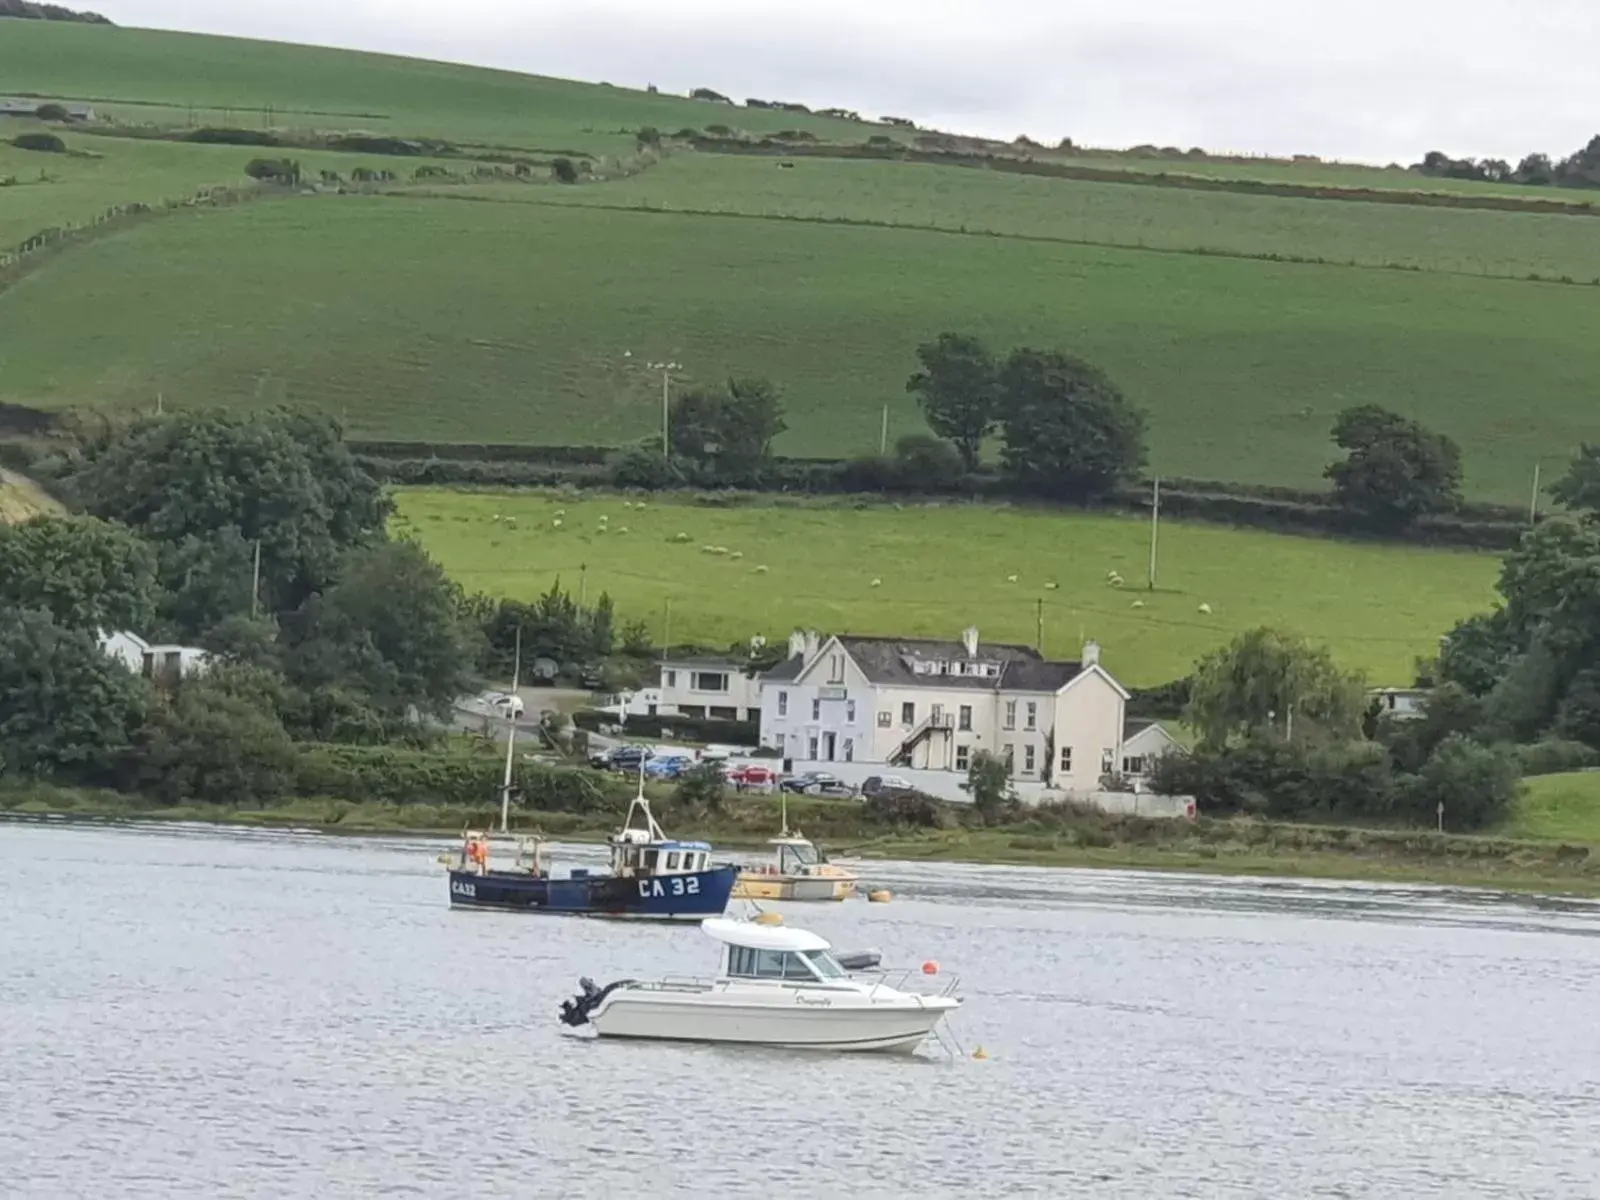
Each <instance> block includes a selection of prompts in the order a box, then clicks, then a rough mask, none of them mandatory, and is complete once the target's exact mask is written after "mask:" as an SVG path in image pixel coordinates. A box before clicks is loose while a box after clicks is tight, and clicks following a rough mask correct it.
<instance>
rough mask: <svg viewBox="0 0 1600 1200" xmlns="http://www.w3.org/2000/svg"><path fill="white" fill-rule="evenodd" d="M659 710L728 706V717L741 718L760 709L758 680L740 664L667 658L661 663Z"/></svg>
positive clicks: (706, 708) (751, 714) (724, 708)
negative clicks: (731, 711)
mask: <svg viewBox="0 0 1600 1200" xmlns="http://www.w3.org/2000/svg"><path fill="white" fill-rule="evenodd" d="M657 690H658V691H659V692H660V700H659V701H658V703H659V705H660V709H659V711H661V712H663V713H666V712H668V711H670V712H672V713H681V712H683V711H684V710H685V709H689V710H692V711H693V710H699V709H704V710H705V713H704V715H705V716H708V717H709V716H713V715H722V716H726V715H727V714H726V712H725V711H724V712H723V713H720V714H713V713H712V712H711V710H712V709H713V708H715V709H721V710H728V709H731V710H733V712H734V714H735V715H734V716H733V717H732V718H731V719H734V720H739V721H743V720H746V719H747V718H750V717H753V716H755V715H756V714H757V713H759V712H760V710H761V681H760V679H759V678H754V677H752V676H749V675H746V674H745V673H744V664H742V663H736V662H733V661H732V660H728V661H726V662H713V661H697V660H683V661H679V662H673V661H672V660H670V659H669V660H667V661H666V662H663V663H662V664H661V675H660V686H659V688H658V689H657Z"/></svg>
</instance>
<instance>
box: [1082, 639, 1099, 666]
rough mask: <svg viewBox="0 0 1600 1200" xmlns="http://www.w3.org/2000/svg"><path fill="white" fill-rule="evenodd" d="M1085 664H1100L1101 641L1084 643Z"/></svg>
mask: <svg viewBox="0 0 1600 1200" xmlns="http://www.w3.org/2000/svg"><path fill="white" fill-rule="evenodd" d="M1083 665H1084V666H1086V667H1098V666H1099V665H1100V643H1099V642H1096V641H1087V642H1085V643H1084V644H1083Z"/></svg>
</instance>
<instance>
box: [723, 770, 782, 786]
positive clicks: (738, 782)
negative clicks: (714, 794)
mask: <svg viewBox="0 0 1600 1200" xmlns="http://www.w3.org/2000/svg"><path fill="white" fill-rule="evenodd" d="M728 782H729V783H731V784H733V786H734V787H736V788H738V789H739V790H740V791H742V792H743V791H771V790H772V788H773V787H775V786H776V785H777V783H778V772H777V771H776V770H774V769H773V768H772V767H764V766H761V765H760V764H758V763H747V764H745V765H744V766H742V767H735V768H733V770H731V771H729V772H728Z"/></svg>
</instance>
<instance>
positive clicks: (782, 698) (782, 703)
mask: <svg viewBox="0 0 1600 1200" xmlns="http://www.w3.org/2000/svg"><path fill="white" fill-rule="evenodd" d="M778 715H779V716H780V717H787V716H788V715H789V693H788V692H779V693H778Z"/></svg>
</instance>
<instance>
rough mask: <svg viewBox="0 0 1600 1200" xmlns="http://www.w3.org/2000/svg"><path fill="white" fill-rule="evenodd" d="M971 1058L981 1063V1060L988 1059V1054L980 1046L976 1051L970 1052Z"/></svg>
mask: <svg viewBox="0 0 1600 1200" xmlns="http://www.w3.org/2000/svg"><path fill="white" fill-rule="evenodd" d="M972 1057H973V1058H975V1059H978V1060H979V1061H980V1062H981V1061H982V1060H983V1059H986V1058H988V1057H989V1052H988V1051H987V1050H985V1049H984V1048H983V1047H982V1046H979V1047H978V1048H977V1049H976V1050H974V1051H973V1052H972Z"/></svg>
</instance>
